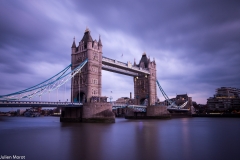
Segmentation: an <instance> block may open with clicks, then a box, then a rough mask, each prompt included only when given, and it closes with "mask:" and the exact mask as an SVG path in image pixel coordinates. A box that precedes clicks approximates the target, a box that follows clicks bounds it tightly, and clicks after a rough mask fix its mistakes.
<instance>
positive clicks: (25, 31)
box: [0, 0, 240, 104]
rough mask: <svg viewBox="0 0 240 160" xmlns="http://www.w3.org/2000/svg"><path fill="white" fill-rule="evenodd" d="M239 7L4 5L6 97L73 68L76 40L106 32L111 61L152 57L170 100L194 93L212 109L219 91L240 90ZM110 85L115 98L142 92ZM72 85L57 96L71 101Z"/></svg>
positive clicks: (206, 0) (64, 0) (184, 1)
mask: <svg viewBox="0 0 240 160" xmlns="http://www.w3.org/2000/svg"><path fill="white" fill-rule="evenodd" d="M239 8H240V2H238V1H237V0H228V1H226V0H201V1H200V0H198V1H197V0H181V1H178V0H158V1H151V0H149V1H147V0H146V1H136V0H121V1H111V0H101V1H98V0H91V1H83V0H61V1H60V0H50V1H49V0H41V1H32V0H1V1H0V57H1V58H0V77H1V78H0V95H4V94H8V93H12V92H16V91H19V90H23V89H26V88H28V87H31V86H33V85H35V84H38V83H40V82H42V81H44V80H46V79H48V78H50V77H51V76H53V75H55V74H56V73H58V72H59V71H61V70H62V69H64V68H65V67H66V66H68V65H69V64H70V63H71V45H72V42H73V38H74V37H75V39H76V42H77V43H78V42H79V41H80V40H81V39H82V37H83V34H84V31H85V29H86V27H88V28H89V29H90V31H91V36H92V38H93V39H97V40H98V38H99V35H101V41H102V44H103V56H105V57H108V58H111V59H116V60H119V61H122V62H127V61H130V62H132V63H133V62H134V59H136V62H139V61H140V58H141V56H142V54H143V53H144V52H146V54H147V56H148V57H150V59H151V60H153V58H154V59H155V61H156V64H157V79H158V81H159V82H160V84H161V86H162V88H163V89H164V91H165V92H166V94H167V95H168V97H169V98H174V97H175V96H176V94H185V93H187V94H188V96H190V97H192V99H193V101H196V102H197V103H200V104H206V102H207V98H209V97H212V96H213V95H214V94H215V89H216V88H219V87H236V88H240V9H239ZM122 55H123V56H122ZM113 82H114V83H113ZM102 83H103V84H102V96H108V97H110V96H112V97H113V100H116V99H117V98H120V97H129V93H130V92H133V90H134V88H133V78H132V77H130V76H125V75H121V74H116V73H112V72H108V71H102ZM69 86H70V84H69V85H68V86H67V91H66V90H64V89H61V90H60V91H59V93H58V94H59V95H58V96H59V97H56V95H51V96H52V97H51V99H53V97H55V99H61V100H62V101H66V99H67V98H68V97H70V92H69V90H70V87H69ZM157 90H158V97H159V98H160V101H163V100H164V97H163V96H162V94H161V92H160V91H159V89H158V88H157ZM111 91H112V93H111ZM48 98H49V96H48ZM46 99H47V98H46Z"/></svg>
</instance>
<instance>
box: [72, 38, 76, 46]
mask: <svg viewBox="0 0 240 160" xmlns="http://www.w3.org/2000/svg"><path fill="white" fill-rule="evenodd" d="M72 48H76V43H75V36H74V38H73V44H72Z"/></svg>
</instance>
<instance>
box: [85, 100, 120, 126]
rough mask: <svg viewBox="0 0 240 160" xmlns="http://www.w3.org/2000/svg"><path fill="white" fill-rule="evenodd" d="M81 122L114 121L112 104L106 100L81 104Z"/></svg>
mask: <svg viewBox="0 0 240 160" xmlns="http://www.w3.org/2000/svg"><path fill="white" fill-rule="evenodd" d="M82 111H83V112H82V113H83V114H82V122H87V123H88V122H90V123H91V122H94V123H115V114H114V113H113V112H112V104H111V103H107V102H89V103H85V104H84V105H83V110H82Z"/></svg>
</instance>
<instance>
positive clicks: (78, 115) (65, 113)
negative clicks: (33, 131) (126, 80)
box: [0, 29, 179, 122]
mask: <svg viewBox="0 0 240 160" xmlns="http://www.w3.org/2000/svg"><path fill="white" fill-rule="evenodd" d="M102 48H103V45H102V42H101V38H100V37H99V40H98V41H97V40H93V39H92V37H91V34H90V30H89V29H86V30H85V32H84V35H83V37H82V39H81V41H80V42H79V43H78V45H76V42H75V38H74V41H73V43H72V47H71V65H69V66H68V67H66V68H65V69H64V70H62V71H61V72H59V73H58V74H56V75H55V76H53V77H51V78H50V79H48V80H46V81H44V82H42V83H40V84H38V85H35V86H33V87H30V88H27V89H24V90H22V91H19V92H15V93H11V94H7V95H3V96H0V100H4V101H6V100H7V101H12V100H20V99H23V98H29V99H31V98H32V97H34V96H39V97H40V98H41V96H42V95H44V94H47V93H49V92H51V91H53V90H56V89H58V88H59V87H61V86H62V85H63V84H65V83H66V82H67V81H69V80H71V102H70V103H57V102H56V103H52V104H50V103H46V102H37V103H31V102H19V101H15V102H11V103H6V102H4V101H2V103H0V107H2V106H4V105H5V106H6V104H8V105H31V106H34V107H36V106H37V105H42V106H47V105H48V106H53V105H60V106H62V107H63V108H62V115H61V117H60V121H61V122H64V121H77V122H115V115H114V114H113V112H112V109H117V108H121V107H122V108H123V106H124V105H122V106H118V105H113V104H112V103H109V102H107V97H105V96H102V70H106V71H110V72H115V73H119V74H124V75H128V76H131V77H132V78H133V82H134V86H133V88H134V99H133V104H130V105H127V106H124V107H125V108H128V110H129V112H128V116H131V114H133V113H134V112H145V113H146V115H147V116H159V115H161V114H167V113H168V112H167V108H166V107H165V108H164V107H156V106H155V104H156V101H157V90H156V89H157V85H156V84H158V87H159V89H160V91H161V92H162V94H163V95H164V97H165V98H166V100H167V101H168V102H169V104H170V105H171V108H172V107H174V108H177V107H178V106H176V105H175V104H174V103H173V102H171V101H170V100H169V98H168V97H167V95H166V94H165V92H164V91H163V89H162V88H161V86H160V84H159V83H158V81H157V79H156V77H157V75H156V62H155V60H154V59H153V60H152V61H151V60H150V58H149V57H147V55H146V53H143V54H142V57H141V59H140V61H139V63H136V61H134V63H133V64H132V63H131V62H127V63H124V62H121V61H118V60H114V59H111V58H108V57H104V56H103V55H102V54H103V53H102ZM70 68H71V71H70V72H67V70H68V69H70ZM156 82H157V83H156ZM143 104H145V106H144V105H143ZM178 109H179V108H178Z"/></svg>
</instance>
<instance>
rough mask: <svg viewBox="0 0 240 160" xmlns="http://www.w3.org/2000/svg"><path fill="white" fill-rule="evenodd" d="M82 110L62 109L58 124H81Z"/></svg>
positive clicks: (79, 108) (78, 108) (74, 108)
mask: <svg viewBox="0 0 240 160" xmlns="http://www.w3.org/2000/svg"><path fill="white" fill-rule="evenodd" d="M82 109H83V108H82V107H70V108H66V107H65V108H64V107H63V108H62V113H61V117H60V122H82Z"/></svg>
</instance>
